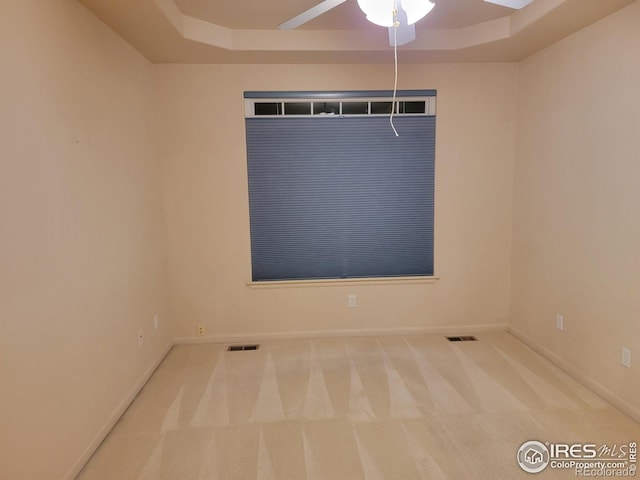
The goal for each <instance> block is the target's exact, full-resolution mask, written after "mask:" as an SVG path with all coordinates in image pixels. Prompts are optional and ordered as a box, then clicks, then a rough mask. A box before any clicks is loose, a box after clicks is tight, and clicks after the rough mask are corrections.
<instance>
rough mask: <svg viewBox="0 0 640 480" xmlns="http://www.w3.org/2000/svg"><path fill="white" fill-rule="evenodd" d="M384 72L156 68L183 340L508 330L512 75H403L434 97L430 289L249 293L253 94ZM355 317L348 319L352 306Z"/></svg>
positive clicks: (386, 76) (371, 83) (419, 69)
mask: <svg viewBox="0 0 640 480" xmlns="http://www.w3.org/2000/svg"><path fill="white" fill-rule="evenodd" d="M391 61H392V58H391V57H389V64H388V65H377V66H366V65H365V66H362V65H359V66H345V65H339V66H338V65H299V66H287V65H264V66H261V65H255V66H249V65H236V66H231V65H228V66H223V65H220V66H215V65H187V66H185V65H157V66H156V67H155V72H156V76H155V79H156V82H157V83H156V87H157V90H156V93H157V96H158V98H159V99H161V105H162V108H161V112H160V114H159V116H158V118H159V123H158V127H159V135H158V137H159V138H160V139H161V140H160V150H161V151H162V155H163V159H164V176H165V183H164V185H165V197H164V199H165V209H166V214H167V225H168V262H169V263H168V265H169V278H170V285H171V288H170V290H171V306H170V308H171V316H172V319H173V320H174V323H173V325H174V332H173V333H174V336H176V337H193V336H195V334H196V324H197V323H205V324H206V325H207V329H208V333H209V335H211V336H213V337H216V338H228V337H233V336H243V335H244V336H246V338H248V339H256V338H260V337H263V336H268V335H270V334H283V333H289V332H295V333H297V334H313V333H318V332H322V333H333V332H338V331H352V330H358V331H360V332H371V331H374V330H389V331H392V332H400V331H403V329H405V330H411V329H415V330H418V329H445V330H448V331H452V330H456V329H457V330H460V331H472V330H474V329H475V330H477V329H478V328H480V327H482V326H487V325H489V326H496V325H498V326H506V324H507V318H508V308H509V300H508V299H509V275H510V271H509V269H510V263H509V262H510V241H511V239H510V235H511V206H512V192H511V189H512V181H513V169H512V161H513V160H512V157H513V149H514V140H513V139H514V132H515V124H514V118H515V98H516V97H515V95H516V68H517V67H516V65H513V64H484V65H473V64H470V65H429V66H415V65H402V64H401V66H400V80H399V87H400V88H405V89H420V88H435V89H437V90H438V117H437V143H436V198H435V205H436V207H435V208H436V212H435V217H436V220H435V221H436V230H435V232H436V233H435V250H436V251H435V270H436V274H437V275H440V277H441V279H440V280H439V281H438V282H437V283H435V284H429V285H384V286H356V287H344V286H332V287H326V286H323V287H303V288H281V289H252V288H249V287H247V286H246V283H247V282H248V281H249V280H250V279H251V264H250V260H251V259H250V243H249V218H248V194H247V173H246V152H245V138H244V116H243V115H244V108H243V91H244V90H354V89H389V88H390V87H392V86H393V66H392V63H391ZM349 293H354V294H356V295H357V296H358V307H357V308H355V309H353V308H352V309H349V308H348V307H347V295H348V294H349Z"/></svg>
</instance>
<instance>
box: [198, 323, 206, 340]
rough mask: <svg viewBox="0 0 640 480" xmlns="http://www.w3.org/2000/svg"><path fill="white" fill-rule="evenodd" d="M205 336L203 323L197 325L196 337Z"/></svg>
mask: <svg viewBox="0 0 640 480" xmlns="http://www.w3.org/2000/svg"><path fill="white" fill-rule="evenodd" d="M206 335H207V327H206V326H205V324H204V323H199V324H198V336H199V337H204V336H206Z"/></svg>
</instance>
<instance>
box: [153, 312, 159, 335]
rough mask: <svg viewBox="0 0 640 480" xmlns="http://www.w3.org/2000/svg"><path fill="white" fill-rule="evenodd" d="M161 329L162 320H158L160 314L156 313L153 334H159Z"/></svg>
mask: <svg viewBox="0 0 640 480" xmlns="http://www.w3.org/2000/svg"><path fill="white" fill-rule="evenodd" d="M159 327H160V320H159V319H158V314H157V313H156V314H155V315H154V316H153V332H154V333H155V332H157V331H158V328H159Z"/></svg>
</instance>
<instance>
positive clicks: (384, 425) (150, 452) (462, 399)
mask: <svg viewBox="0 0 640 480" xmlns="http://www.w3.org/2000/svg"><path fill="white" fill-rule="evenodd" d="M478 339H479V341H478V342H465V343H450V342H448V341H447V340H446V339H445V338H444V337H442V336H430V335H420V336H406V337H376V338H373V337H367V338H350V339H319V340H313V341H311V340H299V341H282V342H265V343H262V344H261V345H260V349H259V350H258V351H244V352H226V351H225V350H226V345H197V346H180V347H175V348H173V349H172V350H171V352H170V353H169V355H168V356H167V357H166V359H165V360H164V361H163V363H162V364H161V365H160V367H159V368H158V370H157V371H156V373H155V374H154V375H153V377H152V378H151V380H150V381H149V382H148V383H147V385H146V386H145V387H144V389H143V391H142V392H141V393H140V395H139V396H138V398H137V399H136V400H135V401H134V402H133V404H132V405H131V407H130V408H129V409H128V410H127V412H126V413H125V415H124V416H123V417H122V419H121V420H120V422H119V423H118V424H117V425H116V427H115V428H114V429H113V431H112V432H111V433H110V435H109V436H108V437H107V439H106V440H105V442H104V443H103V444H102V446H101V447H100V448H99V449H98V451H97V452H96V454H95V455H94V456H93V458H92V459H91V460H90V462H89V463H88V464H87V465H86V467H85V469H84V470H83V472H82V473H81V474H80V476H79V477H78V478H80V479H82V480H93V479H109V480H126V479H154V480H155V479H166V480H213V479H221V480H227V479H229V480H231V479H238V480H270V479H292V480H293V479H295V480H305V479H308V480H341V479H345V480H360V479H362V480H365V479H366V480H382V479H385V480H404V479H407V480H408V479H451V480H461V479H487V480H489V479H490V480H494V479H510V478H525V477H531V476H532V475H531V474H527V473H525V472H523V471H522V470H521V469H520V467H519V466H518V464H517V462H516V455H517V451H518V448H519V447H520V445H521V444H522V443H523V442H525V441H527V440H532V439H536V440H540V441H542V442H545V441H548V442H569V443H572V442H579V441H583V442H591V443H597V444H601V443H609V444H614V443H615V444H618V445H619V444H621V443H626V442H629V441H632V440H635V441H639V440H640V426H638V424H636V423H634V422H633V421H632V420H630V419H629V418H628V417H626V416H625V415H623V414H622V413H620V412H619V411H617V410H616V409H614V408H613V407H611V406H609V405H608V404H607V403H606V402H604V401H603V400H601V399H600V398H599V397H597V396H596V395H595V394H593V393H591V392H590V391H589V390H587V389H586V388H585V387H583V386H581V385H580V384H579V383H577V382H576V381H574V380H573V379H571V378H570V377H568V376H567V375H565V374H564V373H563V372H562V371H560V370H559V369H558V368H556V367H554V366H553V365H552V364H550V363H549V362H547V361H546V360H544V359H543V358H542V357H540V356H539V355H537V354H535V353H534V352H532V351H531V350H530V349H528V348H527V347H526V346H525V345H524V344H522V343H521V342H520V341H518V340H517V339H515V338H513V337H512V336H510V335H509V334H506V333H496V334H485V335H478ZM533 477H535V478H541V479H542V478H575V473H574V472H573V471H562V470H551V469H549V468H547V469H546V470H545V471H543V472H542V473H539V474H535V475H533Z"/></svg>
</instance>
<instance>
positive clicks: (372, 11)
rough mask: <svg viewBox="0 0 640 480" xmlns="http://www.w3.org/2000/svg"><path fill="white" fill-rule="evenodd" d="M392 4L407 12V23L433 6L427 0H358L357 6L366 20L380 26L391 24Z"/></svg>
mask: <svg viewBox="0 0 640 480" xmlns="http://www.w3.org/2000/svg"><path fill="white" fill-rule="evenodd" d="M394 4H395V5H397V6H398V9H402V10H404V11H405V12H406V13H407V20H408V24H409V25H413V24H414V23H416V22H417V21H418V20H420V19H421V18H423V17H424V16H426V15H427V13H429V12H430V11H431V9H432V8H433V7H434V4H433V3H431V2H430V1H429V0H395V1H394V0H358V6H359V7H360V10H362V11H363V12H364V14H365V15H366V16H367V20H369V21H370V22H371V23H375V24H376V25H380V26H381V27H392V26H393V20H394V18H393V9H394Z"/></svg>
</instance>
